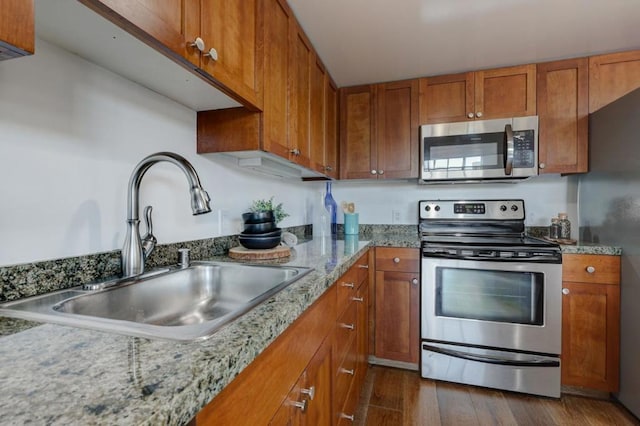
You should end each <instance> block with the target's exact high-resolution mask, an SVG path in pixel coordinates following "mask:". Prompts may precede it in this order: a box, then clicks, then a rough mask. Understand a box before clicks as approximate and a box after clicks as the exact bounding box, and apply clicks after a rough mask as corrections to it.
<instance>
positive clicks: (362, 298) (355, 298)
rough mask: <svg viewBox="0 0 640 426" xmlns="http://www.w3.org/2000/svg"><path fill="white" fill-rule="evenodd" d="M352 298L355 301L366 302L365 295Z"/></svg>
mask: <svg viewBox="0 0 640 426" xmlns="http://www.w3.org/2000/svg"><path fill="white" fill-rule="evenodd" d="M351 300H353V301H354V302H364V297H352V298H351Z"/></svg>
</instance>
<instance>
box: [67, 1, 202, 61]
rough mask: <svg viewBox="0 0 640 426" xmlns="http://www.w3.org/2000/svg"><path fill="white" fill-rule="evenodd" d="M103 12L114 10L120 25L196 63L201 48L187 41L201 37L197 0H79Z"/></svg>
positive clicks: (146, 40)
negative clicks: (191, 45)
mask: <svg viewBox="0 0 640 426" xmlns="http://www.w3.org/2000/svg"><path fill="white" fill-rule="evenodd" d="M80 1H81V2H82V3H84V4H86V5H87V6H89V7H90V8H92V9H94V10H96V11H97V12H98V13H100V14H101V15H103V16H110V15H113V12H115V13H116V14H117V15H120V17H121V18H123V19H124V21H125V22H122V20H120V21H119V25H120V26H122V27H123V28H124V29H125V30H127V31H129V32H130V33H132V34H135V35H136V36H139V37H141V38H142V39H143V40H144V41H145V42H147V43H150V44H152V45H153V46H154V47H156V48H157V47H160V48H161V49H162V50H165V49H167V48H168V49H169V50H171V51H172V52H174V53H175V54H177V55H178V56H181V57H183V58H185V59H186V60H187V61H189V62H191V63H192V64H194V65H195V66H196V67H198V66H199V65H200V51H199V50H198V49H196V48H194V47H190V44H191V43H192V42H193V41H194V40H195V39H196V37H200V1H198V0H163V1H158V0H80ZM141 31H142V33H141Z"/></svg>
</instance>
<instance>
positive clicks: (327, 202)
mask: <svg viewBox="0 0 640 426" xmlns="http://www.w3.org/2000/svg"><path fill="white" fill-rule="evenodd" d="M324 207H325V208H326V209H327V211H328V212H329V216H330V217H331V235H332V236H334V237H335V236H336V235H337V233H338V220H337V219H338V204H337V203H336V200H334V199H333V195H331V181H327V192H326V194H325V196H324Z"/></svg>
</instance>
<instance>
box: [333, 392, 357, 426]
mask: <svg viewBox="0 0 640 426" xmlns="http://www.w3.org/2000/svg"><path fill="white" fill-rule="evenodd" d="M359 397H360V392H359V389H358V387H357V386H351V389H350V390H349V395H348V396H347V398H346V401H345V402H344V406H343V407H342V410H340V409H338V414H337V419H336V420H337V421H338V426H351V425H353V424H354V423H358V419H356V410H357V408H358V398H359Z"/></svg>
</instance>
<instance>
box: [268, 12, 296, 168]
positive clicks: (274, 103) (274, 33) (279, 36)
mask: <svg viewBox="0 0 640 426" xmlns="http://www.w3.org/2000/svg"><path fill="white" fill-rule="evenodd" d="M263 4H264V11H263V13H264V22H265V26H264V44H265V46H268V49H265V52H264V102H263V107H264V112H263V119H262V123H263V128H264V134H263V149H264V150H265V151H267V152H271V153H273V154H276V155H278V156H280V157H283V158H289V146H288V140H289V101H288V84H289V63H290V61H289V47H290V45H289V33H290V31H289V25H290V23H291V22H292V19H293V14H292V12H291V9H289V6H287V4H286V1H285V0H266V1H264V2H263Z"/></svg>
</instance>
